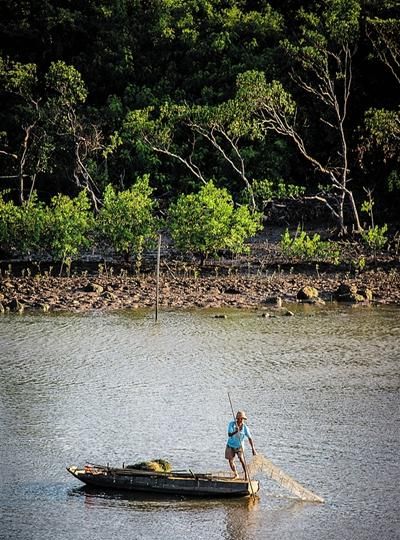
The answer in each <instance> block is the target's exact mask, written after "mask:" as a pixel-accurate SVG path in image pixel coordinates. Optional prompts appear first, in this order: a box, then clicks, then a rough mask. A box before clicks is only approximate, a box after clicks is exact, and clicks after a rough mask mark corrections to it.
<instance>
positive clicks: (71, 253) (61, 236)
mask: <svg viewBox="0 0 400 540" xmlns="http://www.w3.org/2000/svg"><path fill="white" fill-rule="evenodd" d="M46 220H47V242H48V247H49V251H50V252H51V254H52V255H53V256H54V257H55V258H57V259H61V260H62V261H63V262H64V261H66V260H67V259H71V260H72V258H74V257H76V255H77V254H78V253H79V250H80V249H81V248H84V247H87V246H88V245H89V243H90V241H89V236H88V235H89V232H90V230H91V228H92V226H93V215H92V212H91V210H90V203H89V199H88V196H87V193H86V191H85V190H83V191H81V192H80V193H79V194H78V195H77V197H75V198H73V199H71V198H70V197H68V196H67V195H61V194H58V195H56V196H55V197H53V198H52V200H51V205H50V207H48V208H47V218H46Z"/></svg>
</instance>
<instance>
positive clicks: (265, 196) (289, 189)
mask: <svg viewBox="0 0 400 540" xmlns="http://www.w3.org/2000/svg"><path fill="white" fill-rule="evenodd" d="M252 185H253V191H254V197H255V199H256V202H257V206H258V207H259V208H260V209H262V208H263V207H264V206H265V204H266V203H267V202H268V201H272V200H273V199H288V198H293V199H297V198H299V197H301V196H302V195H304V193H305V187H304V186H298V185H295V184H286V183H285V182H284V181H283V180H282V179H281V180H278V181H273V180H253V184H252Z"/></svg>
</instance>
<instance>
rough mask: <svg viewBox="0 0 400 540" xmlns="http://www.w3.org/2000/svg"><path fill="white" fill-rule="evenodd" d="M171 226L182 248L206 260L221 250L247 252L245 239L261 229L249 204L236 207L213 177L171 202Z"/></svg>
mask: <svg viewBox="0 0 400 540" xmlns="http://www.w3.org/2000/svg"><path fill="white" fill-rule="evenodd" d="M168 228H169V231H170V233H171V237H172V239H173V241H174V244H175V246H176V247H177V248H178V249H179V250H180V251H182V252H183V253H198V254H200V256H201V258H202V260H204V259H205V258H207V257H208V256H209V255H215V254H217V252H218V251H220V250H229V251H231V252H232V253H243V252H246V251H247V250H248V247H247V246H245V244H244V243H245V240H246V239H248V238H251V237H252V236H254V235H255V234H256V232H257V231H258V230H260V229H261V216H260V214H258V213H256V212H254V213H252V212H250V210H249V209H248V207H247V206H240V207H239V208H235V207H234V204H233V200H232V196H231V195H230V194H229V192H228V191H227V190H226V189H223V188H222V189H220V188H217V187H215V186H214V183H213V182H212V181H210V182H208V183H207V184H206V185H204V186H203V187H202V188H201V189H200V191H199V192H198V193H192V194H189V195H181V196H180V197H179V199H178V200H177V202H176V203H174V204H172V205H171V206H170V208H169V217H168Z"/></svg>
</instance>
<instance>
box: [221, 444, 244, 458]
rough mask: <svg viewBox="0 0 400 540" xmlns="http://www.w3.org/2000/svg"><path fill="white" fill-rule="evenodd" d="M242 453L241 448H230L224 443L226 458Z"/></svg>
mask: <svg viewBox="0 0 400 540" xmlns="http://www.w3.org/2000/svg"><path fill="white" fill-rule="evenodd" d="M242 454H243V449H242V448H241V447H240V448H232V447H231V446H228V445H226V448H225V458H226V459H233V458H234V457H235V456H241V455H242Z"/></svg>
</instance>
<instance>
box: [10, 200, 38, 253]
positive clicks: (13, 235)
mask: <svg viewBox="0 0 400 540" xmlns="http://www.w3.org/2000/svg"><path fill="white" fill-rule="evenodd" d="M45 233H46V209H45V206H44V204H43V203H41V202H40V201H39V200H38V198H37V194H36V193H33V194H32V197H31V198H30V200H29V201H25V202H24V203H23V204H22V205H21V206H17V205H15V204H14V203H13V202H12V201H8V202H5V201H4V198H3V197H2V196H1V195H0V245H1V247H2V249H4V250H5V251H7V252H12V251H15V252H16V253H18V254H19V255H29V254H33V253H38V252H40V251H41V250H42V249H43V248H44V243H45Z"/></svg>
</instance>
